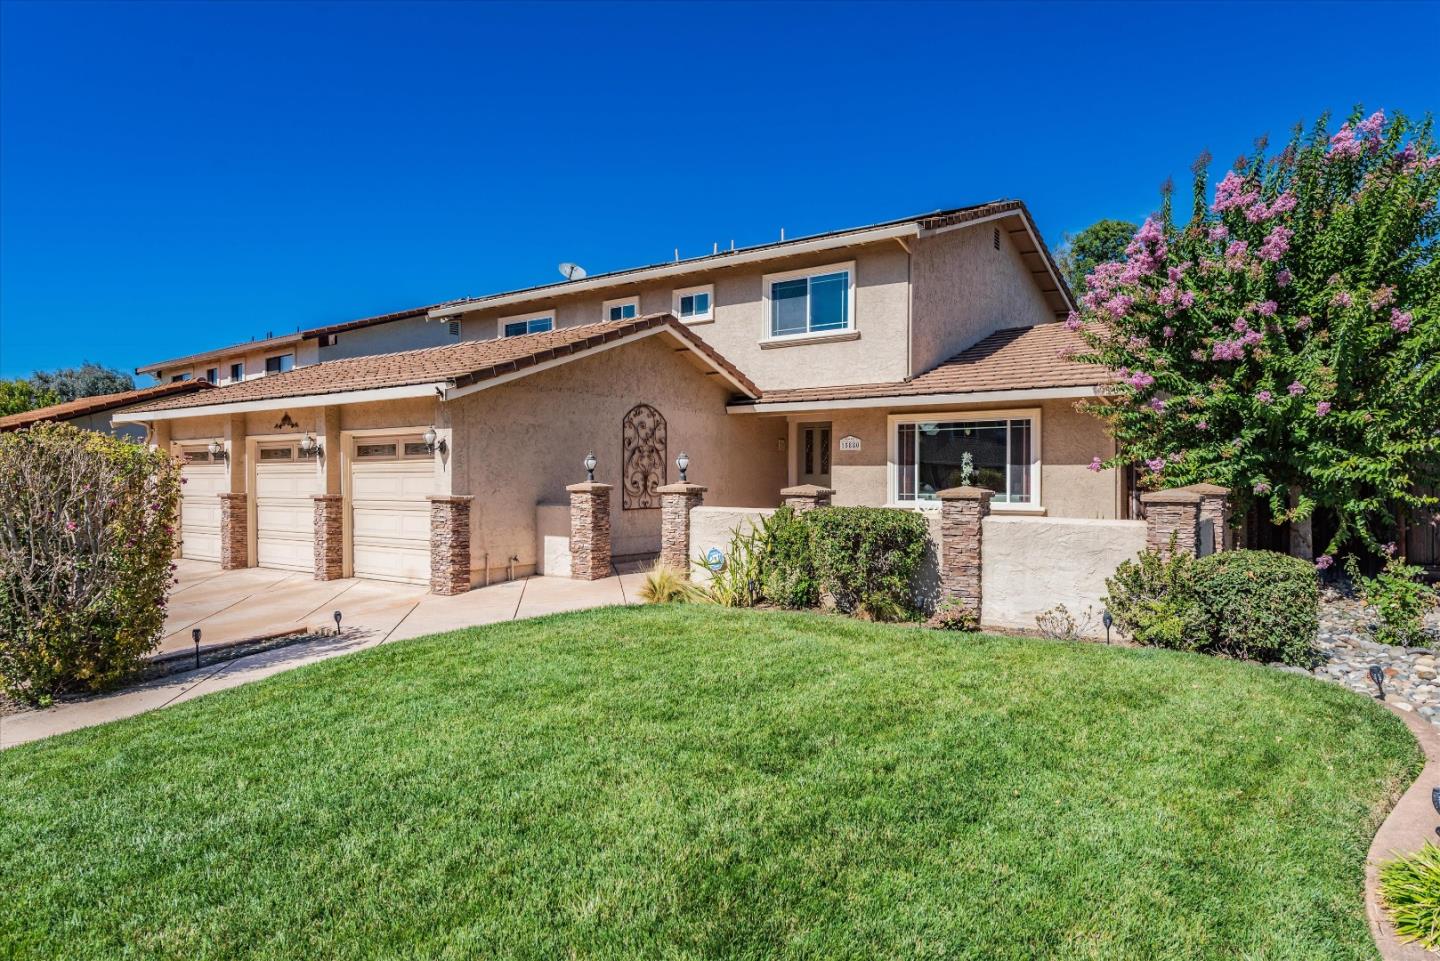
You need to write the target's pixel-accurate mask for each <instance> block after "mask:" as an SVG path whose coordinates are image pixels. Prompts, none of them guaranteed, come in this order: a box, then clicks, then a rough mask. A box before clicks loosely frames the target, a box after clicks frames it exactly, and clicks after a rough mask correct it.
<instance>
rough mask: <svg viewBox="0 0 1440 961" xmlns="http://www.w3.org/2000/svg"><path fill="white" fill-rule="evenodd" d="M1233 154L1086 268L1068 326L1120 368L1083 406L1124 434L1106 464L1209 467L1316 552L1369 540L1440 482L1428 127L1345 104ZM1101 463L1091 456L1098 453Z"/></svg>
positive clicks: (1194, 475)
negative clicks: (1180, 206)
mask: <svg viewBox="0 0 1440 961" xmlns="http://www.w3.org/2000/svg"><path fill="white" fill-rule="evenodd" d="M1256 146H1257V149H1256V153H1255V156H1254V157H1253V158H1250V159H1246V158H1243V157H1242V158H1241V159H1240V160H1238V161H1237V162H1236V164H1235V166H1234V169H1232V170H1230V171H1229V172H1227V173H1226V174H1225V177H1224V178H1223V179H1222V180H1221V181H1220V183H1219V184H1218V185H1217V186H1216V189H1215V194H1214V199H1213V200H1212V201H1210V202H1209V203H1208V204H1207V202H1206V201H1207V183H1206V167H1207V166H1208V161H1209V158H1208V157H1202V158H1201V160H1200V161H1199V162H1198V163H1197V164H1196V167H1195V185H1194V207H1193V212H1192V214H1191V216H1190V218H1189V221H1188V222H1187V223H1185V224H1184V225H1183V226H1177V225H1176V224H1175V223H1174V222H1173V220H1172V216H1171V198H1170V196H1169V193H1168V192H1166V194H1165V196H1164V200H1163V204H1162V207H1161V210H1160V212H1159V213H1158V214H1156V215H1155V216H1153V217H1151V218H1149V219H1148V220H1146V222H1145V223H1144V225H1142V226H1141V228H1140V230H1139V231H1138V232H1137V233H1136V235H1135V237H1134V238H1133V239H1132V240H1131V242H1130V243H1129V245H1128V246H1127V248H1126V251H1125V259H1124V260H1123V261H1112V262H1110V263H1106V264H1102V265H1101V266H1100V267H1098V268H1096V269H1095V270H1094V271H1093V272H1092V273H1091V274H1090V276H1089V277H1088V278H1087V280H1086V290H1085V293H1084V295H1083V297H1082V298H1081V300H1082V306H1081V310H1080V312H1079V313H1078V314H1072V315H1071V317H1070V318H1069V319H1068V320H1067V321H1066V323H1067V324H1068V325H1069V326H1070V327H1071V328H1072V329H1077V330H1080V331H1081V332H1082V336H1083V337H1084V338H1085V340H1086V342H1087V344H1088V349H1087V350H1086V351H1084V352H1083V353H1082V354H1081V355H1080V356H1079V358H1078V359H1081V360H1085V361H1089V362H1091V363H1095V364H1100V365H1103V366H1105V367H1107V368H1109V369H1111V370H1112V371H1115V372H1117V376H1118V382H1117V383H1116V385H1115V386H1114V387H1113V389H1111V390H1110V391H1109V392H1108V396H1107V397H1105V398H1104V399H1103V400H1102V401H1100V402H1097V403H1094V404H1092V405H1090V409H1091V410H1093V411H1094V412H1095V413H1097V414H1099V415H1100V416H1102V417H1104V418H1105V419H1106V420H1107V421H1108V423H1109V427H1110V430H1111V432H1112V433H1113V434H1114V436H1115V438H1116V440H1117V441H1118V449H1119V451H1120V452H1119V453H1118V454H1116V455H1115V456H1114V457H1112V458H1111V459H1110V460H1109V462H1108V464H1109V465H1110V466H1119V465H1121V464H1127V463H1128V464H1135V465H1137V466H1138V467H1140V468H1141V469H1142V483H1143V484H1144V485H1145V486H1148V487H1152V488H1158V487H1173V486H1176V485H1183V484H1190V483H1194V482H1198V481H1211V482H1214V483H1217V484H1223V485H1225V486H1227V487H1229V488H1230V489H1231V490H1232V491H1233V492H1234V496H1235V498H1236V500H1237V502H1238V503H1237V505H1236V506H1238V507H1240V508H1241V509H1244V508H1246V507H1248V505H1249V504H1251V503H1253V502H1254V501H1256V500H1264V501H1266V502H1267V503H1268V506H1269V509H1270V512H1271V516H1272V517H1273V518H1275V520H1276V522H1277V523H1280V522H1286V521H1288V522H1291V523H1292V525H1293V526H1292V531H1293V532H1294V534H1295V536H1294V537H1293V538H1292V552H1293V553H1297V554H1299V555H1301V556H1308V555H1310V554H1311V545H1310V544H1309V543H1308V541H1309V532H1310V519H1311V517H1312V515H1313V514H1314V512H1315V511H1316V510H1317V509H1324V510H1326V511H1327V512H1329V513H1331V514H1333V517H1334V520H1335V521H1336V524H1337V531H1336V534H1335V536H1334V538H1333V539H1332V540H1331V541H1330V542H1329V544H1328V545H1327V546H1326V553H1325V556H1322V557H1320V558H1318V559H1317V560H1316V563H1317V565H1318V566H1320V567H1327V566H1329V564H1330V563H1331V560H1332V559H1331V557H1330V556H1329V555H1330V554H1331V553H1333V552H1335V551H1337V550H1338V549H1340V548H1341V547H1342V546H1345V545H1347V543H1348V544H1351V545H1352V546H1353V545H1354V544H1356V543H1358V544H1360V545H1363V546H1364V547H1365V548H1367V549H1368V550H1370V551H1372V552H1374V553H1377V554H1381V553H1384V548H1383V547H1382V545H1381V544H1380V541H1381V540H1382V539H1383V538H1384V537H1385V536H1386V534H1387V533H1388V531H1389V530H1390V528H1391V525H1392V524H1393V521H1394V515H1395V512H1396V511H1397V510H1407V509H1411V510H1413V509H1415V508H1419V507H1425V506H1430V505H1433V504H1435V503H1436V498H1435V497H1434V496H1430V495H1428V494H1426V493H1424V492H1425V491H1426V490H1428V489H1433V487H1434V485H1435V484H1436V482H1437V481H1440V469H1437V468H1440V413H1437V412H1440V262H1437V260H1436V257H1435V254H1436V238H1437V234H1440V213H1437V209H1436V204H1437V197H1440V155H1437V154H1436V153H1435V142H1434V139H1433V136H1432V128H1431V121H1430V120H1429V119H1428V118H1427V119H1426V120H1425V121H1424V122H1422V123H1419V124H1412V123H1411V122H1410V121H1409V120H1407V119H1406V118H1405V117H1404V116H1396V117H1394V118H1393V119H1389V120H1387V118H1386V117H1385V114H1384V113H1383V112H1379V111H1377V112H1375V113H1373V114H1370V115H1369V116H1366V117H1363V118H1362V116H1361V112H1360V111H1359V110H1357V111H1356V112H1355V113H1354V114H1353V115H1352V116H1351V117H1350V118H1349V119H1348V120H1347V121H1346V122H1345V123H1344V124H1343V125H1342V126H1341V127H1340V128H1339V130H1338V131H1337V132H1336V133H1335V134H1333V135H1331V134H1330V132H1329V123H1328V118H1325V117H1322V118H1321V119H1320V121H1319V122H1318V123H1316V124H1315V126H1314V127H1312V128H1311V129H1310V131H1309V132H1308V134H1307V133H1305V132H1304V130H1303V128H1301V127H1298V126H1297V127H1296V129H1295V132H1294V134H1293V136H1292V137H1291V139H1290V141H1289V143H1287V144H1286V146H1285V147H1284V149H1282V150H1281V151H1279V152H1278V153H1277V154H1274V155H1273V156H1267V153H1266V147H1267V145H1266V143H1265V142H1264V141H1263V140H1261V141H1260V142H1258V143H1257V145H1256ZM1091 466H1092V467H1093V468H1094V469H1097V470H1098V469H1100V468H1101V466H1103V465H1102V462H1101V460H1100V459H1099V458H1098V457H1097V458H1096V459H1095V461H1094V462H1093V463H1092V465H1091Z"/></svg>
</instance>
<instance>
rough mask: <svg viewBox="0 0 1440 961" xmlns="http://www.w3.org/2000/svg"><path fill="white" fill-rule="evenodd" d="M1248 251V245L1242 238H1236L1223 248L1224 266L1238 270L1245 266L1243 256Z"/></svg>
mask: <svg viewBox="0 0 1440 961" xmlns="http://www.w3.org/2000/svg"><path fill="white" fill-rule="evenodd" d="M1249 253H1250V245H1249V244H1248V243H1246V242H1245V241H1243V240H1237V241H1235V242H1234V243H1232V244H1231V245H1230V246H1229V247H1226V248H1225V266H1226V267H1229V268H1230V269H1231V270H1240V269H1242V268H1243V267H1244V266H1245V258H1246V256H1248V255H1249Z"/></svg>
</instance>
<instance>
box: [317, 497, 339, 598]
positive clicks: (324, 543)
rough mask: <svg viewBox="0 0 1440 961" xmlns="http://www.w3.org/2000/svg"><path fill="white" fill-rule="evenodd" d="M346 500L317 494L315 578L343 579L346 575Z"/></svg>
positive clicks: (324, 579)
mask: <svg viewBox="0 0 1440 961" xmlns="http://www.w3.org/2000/svg"><path fill="white" fill-rule="evenodd" d="M344 510H345V498H344V497H342V496H340V495H339V494H316V495H315V579H316V580H317V581H334V580H339V579H340V578H341V577H343V576H344V574H345V524H344V519H345V514H344Z"/></svg>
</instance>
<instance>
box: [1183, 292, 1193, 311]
mask: <svg viewBox="0 0 1440 961" xmlns="http://www.w3.org/2000/svg"><path fill="white" fill-rule="evenodd" d="M1194 303H1195V293H1194V291H1189V290H1185V291H1181V293H1180V306H1181V307H1186V308H1188V307H1190V306H1191V305H1192V304H1194Z"/></svg>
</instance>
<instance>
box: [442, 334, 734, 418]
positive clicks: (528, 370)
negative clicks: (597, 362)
mask: <svg viewBox="0 0 1440 961" xmlns="http://www.w3.org/2000/svg"><path fill="white" fill-rule="evenodd" d="M656 334H669V335H670V336H672V337H674V338H675V339H676V340H678V341H680V342H681V343H682V344H684V345H685V346H686V347H688V348H690V350H691V351H692V352H693V353H694V354H695V356H697V357H699V358H700V359H701V360H702V361H704V362H705V366H707V367H709V368H710V369H711V370H713V371H715V372H716V373H718V374H719V375H720V376H721V377H724V378H725V380H726V381H728V382H729V383H730V385H731V386H733V387H734V388H735V389H736V390H737V391H739V392H740V393H742V394H748V393H750V391H749V389H748V388H746V387H745V386H744V385H743V384H741V383H739V382H738V381H736V380H735V379H734V378H733V377H732V376H730V373H729V371H727V370H725V369H724V368H723V367H720V366H719V365H717V364H714V363H712V362H711V361H710V358H709V357H707V356H706V355H705V353H704V352H703V351H700V350H698V349H697V348H696V347H695V343H694V341H692V340H690V339H689V338H688V337H686V336H685V335H684V334H683V333H681V332H680V331H677V330H675V329H674V328H672V327H669V326H660V327H650V328H648V329H646V330H641V331H637V332H636V333H633V334H627V335H625V336H624V337H617V338H616V339H615V340H611V341H606V342H605V343H603V344H599V345H598V346H595V347H588V348H586V349H585V350H581V351H577V352H575V353H570V354H565V355H564V356H561V357H552V358H550V359H549V360H545V361H541V362H540V363H538V364H531V365H530V366H529V367H521V368H518V369H516V370H512V371H510V372H509V373H506V374H500V375H498V376H496V377H487V378H486V379H485V380H482V381H477V382H476V383H473V384H466V385H465V386H464V387H451V388H449V389H448V390H446V391H445V392H444V395H443V399H444V400H446V401H451V400H457V399H459V398H461V397H464V396H466V395H467V394H473V393H475V392H476V391H480V390H487V389H489V388H491V387H499V386H500V385H501V384H508V383H510V382H511V381H512V380H519V379H520V378H522V377H529V376H530V375H531V374H538V373H540V372H541V371H545V370H550V369H551V368H554V367H559V366H560V365H562V364H568V363H570V362H571V361H576V360H584V359H585V358H586V357H591V356H594V355H595V354H598V353H601V352H603V351H607V350H610V349H611V348H613V347H623V346H625V345H626V344H633V343H635V342H636V341H637V340H644V339H645V338H646V337H654V336H655V335H656Z"/></svg>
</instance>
